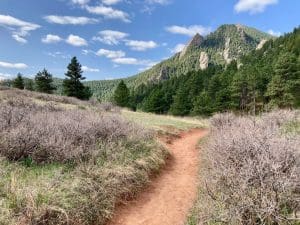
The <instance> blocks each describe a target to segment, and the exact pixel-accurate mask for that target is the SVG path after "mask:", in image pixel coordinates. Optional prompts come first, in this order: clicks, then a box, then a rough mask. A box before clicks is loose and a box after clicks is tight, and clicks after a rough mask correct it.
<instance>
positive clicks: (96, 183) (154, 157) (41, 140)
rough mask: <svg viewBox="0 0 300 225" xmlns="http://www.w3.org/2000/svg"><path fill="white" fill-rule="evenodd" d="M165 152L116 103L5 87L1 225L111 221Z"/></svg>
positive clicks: (0, 124)
mask: <svg viewBox="0 0 300 225" xmlns="http://www.w3.org/2000/svg"><path fill="white" fill-rule="evenodd" d="M166 156H167V153H166V151H165V150H164V149H163V148H162V147H161V146H160V145H158V144H157V143H156V142H155V140H154V133H153V132H151V131H149V130H147V129H145V128H142V127H141V126H138V125H136V124H135V123H133V122H128V121H127V120H125V119H124V118H123V117H122V116H121V115H120V114H119V113H118V110H117V109H115V108H113V107H111V105H99V104H98V103H95V102H92V101H90V102H83V101H80V100H78V99H75V98H69V97H62V96H55V95H47V94H39V93H35V92H30V91H24V90H22V91H20V90H15V89H6V88H5V89H4V90H0V176H1V180H0V224H3V225H4V224H5V225H8V224H11V225H15V224H36V225H37V224H45V225H46V224H47V225H50V224H53V225H54V224H86V225H89V224H105V222H106V221H107V220H108V219H109V218H111V216H112V213H113V211H114V208H115V206H116V204H117V203H118V202H120V201H122V200H126V199H129V198H132V197H133V196H134V195H135V194H136V193H137V192H138V191H139V190H140V189H141V188H142V187H144V185H145V184H147V182H148V181H149V176H150V174H152V173H154V172H157V171H158V170H159V168H160V167H161V166H162V165H163V164H164V159H165V158H166Z"/></svg>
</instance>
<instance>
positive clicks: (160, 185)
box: [109, 130, 207, 225]
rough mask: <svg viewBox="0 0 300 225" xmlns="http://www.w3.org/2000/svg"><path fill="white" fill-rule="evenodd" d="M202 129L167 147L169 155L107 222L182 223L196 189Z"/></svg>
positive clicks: (136, 224) (130, 224)
mask: <svg viewBox="0 0 300 225" xmlns="http://www.w3.org/2000/svg"><path fill="white" fill-rule="evenodd" d="M206 133H207V132H206V131H204V130H192V131H190V132H186V133H183V134H181V137H180V138H179V139H176V140H174V141H173V142H172V143H171V144H166V147H167V148H168V149H169V151H170V152H171V154H172V156H173V157H172V159H171V160H170V162H169V164H168V165H167V166H166V168H165V169H164V170H163V171H162V172H161V174H160V175H159V176H158V177H157V178H155V179H154V180H153V181H152V182H151V184H150V185H149V187H147V188H146V190H145V191H144V192H143V193H141V194H140V195H139V196H138V197H137V199H136V200H134V201H132V202H130V203H128V204H127V205H124V206H121V207H120V208H119V209H118V210H117V211H116V213H115V215H116V216H115V217H114V218H113V220H112V221H111V222H110V223H109V225H183V224H184V222H185V219H186V216H187V213H188V211H189V209H190V208H191V207H192V205H193V202H194V200H195V198H196V193H197V173H198V151H197V149H196V145H197V143H198V141H199V139H200V138H202V137H203V136H205V134H206Z"/></svg>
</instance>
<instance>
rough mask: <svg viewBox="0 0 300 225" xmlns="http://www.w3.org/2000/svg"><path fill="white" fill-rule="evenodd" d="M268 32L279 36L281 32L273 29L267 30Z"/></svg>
mask: <svg viewBox="0 0 300 225" xmlns="http://www.w3.org/2000/svg"><path fill="white" fill-rule="evenodd" d="M268 33H269V34H271V35H272V36H275V37H279V36H280V35H281V32H279V31H274V30H268Z"/></svg>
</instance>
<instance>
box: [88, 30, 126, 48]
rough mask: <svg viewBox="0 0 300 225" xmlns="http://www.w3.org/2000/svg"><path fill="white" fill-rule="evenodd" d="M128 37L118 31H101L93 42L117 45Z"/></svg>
mask: <svg viewBox="0 0 300 225" xmlns="http://www.w3.org/2000/svg"><path fill="white" fill-rule="evenodd" d="M128 36H129V34H127V33H124V32H120V31H115V30H103V31H100V32H99V36H96V37H93V40H94V41H100V42H102V43H104V44H108V45H117V44H119V42H120V41H121V40H123V39H124V38H126V37H128Z"/></svg>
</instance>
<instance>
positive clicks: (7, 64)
mask: <svg viewBox="0 0 300 225" xmlns="http://www.w3.org/2000/svg"><path fill="white" fill-rule="evenodd" d="M0 67H2V68H6V69H26V68H28V66H27V65H26V64H25V63H10V62H3V61H0Z"/></svg>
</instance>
